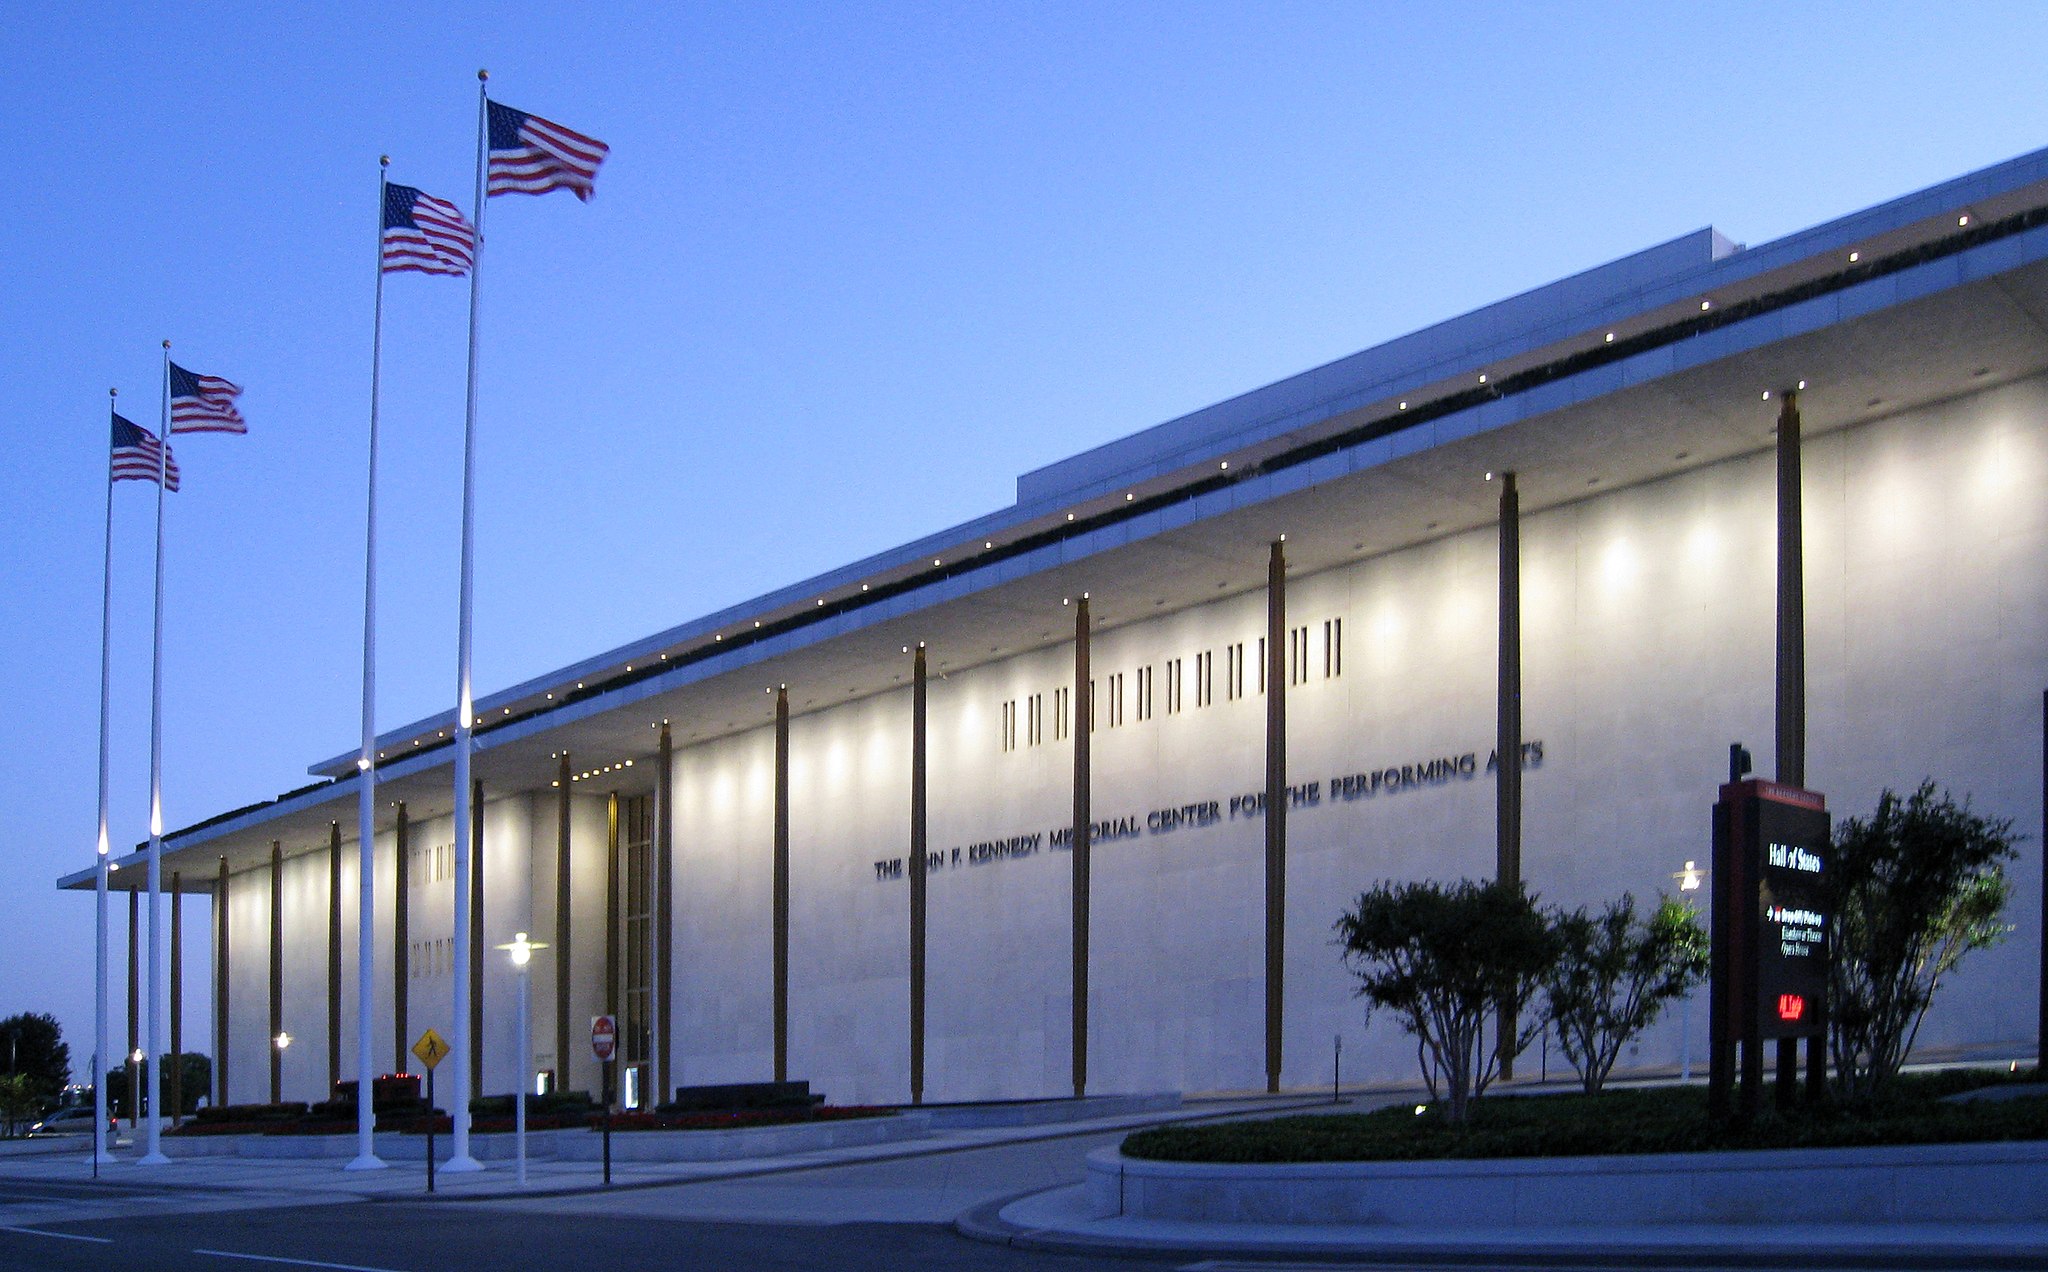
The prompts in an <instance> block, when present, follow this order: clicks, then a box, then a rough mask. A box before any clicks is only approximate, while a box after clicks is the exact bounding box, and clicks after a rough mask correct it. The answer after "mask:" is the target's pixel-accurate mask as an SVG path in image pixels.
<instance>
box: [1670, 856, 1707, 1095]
mask: <svg viewBox="0 0 2048 1272" xmlns="http://www.w3.org/2000/svg"><path fill="white" fill-rule="evenodd" d="M1671 877H1672V878H1673V879H1674V880H1676V881H1677V883H1678V893H1679V895H1680V896H1681V897H1684V898H1685V899H1686V900H1688V901H1690V900H1691V898H1690V897H1689V896H1686V894H1688V893H1692V892H1698V891H1699V890H1700V889H1701V888H1702V887H1704V886H1706V882H1707V872H1706V871H1704V870H1702V869H1700V867H1699V863H1698V862H1695V861H1690V860H1688V861H1687V862H1686V863H1685V869H1683V870H1677V871H1673V872H1672V875H1671ZM1678 1079H1679V1081H1681V1082H1690V1081H1692V991H1691V990H1687V991H1686V992H1685V1002H1683V1003H1682V1004H1680V1005H1679V1009H1678Z"/></svg>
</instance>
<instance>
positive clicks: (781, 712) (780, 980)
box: [773, 685, 789, 1082]
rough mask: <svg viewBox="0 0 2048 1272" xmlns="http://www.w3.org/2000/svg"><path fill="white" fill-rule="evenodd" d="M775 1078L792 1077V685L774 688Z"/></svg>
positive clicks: (778, 1080) (786, 1079)
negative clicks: (790, 711)
mask: <svg viewBox="0 0 2048 1272" xmlns="http://www.w3.org/2000/svg"><path fill="white" fill-rule="evenodd" d="M773 905H774V908H775V913H774V918H773V923H774V927H775V1080H776V1081H777V1082H787V1081H789V686H787V685H783V686H780V687H778V688H777V689H776V690H775V880H774V898H773Z"/></svg>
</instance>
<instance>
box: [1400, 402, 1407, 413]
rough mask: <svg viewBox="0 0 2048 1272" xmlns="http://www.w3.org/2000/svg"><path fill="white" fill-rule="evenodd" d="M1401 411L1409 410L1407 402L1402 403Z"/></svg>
mask: <svg viewBox="0 0 2048 1272" xmlns="http://www.w3.org/2000/svg"><path fill="white" fill-rule="evenodd" d="M1401 409H1402V410H1404V411H1405V410H1407V409H1408V404H1407V403H1406V402H1403V403H1401Z"/></svg>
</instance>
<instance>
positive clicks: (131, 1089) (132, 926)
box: [121, 888, 142, 1128]
mask: <svg viewBox="0 0 2048 1272" xmlns="http://www.w3.org/2000/svg"><path fill="white" fill-rule="evenodd" d="M140 905H141V900H140V894H139V893H137V892H136V891H135V889H133V888H130V889H128V1050H126V1051H125V1052H123V1053H121V1063H122V1064H124V1065H126V1066H127V1067H128V1125H129V1126H130V1127H131V1128H132V1127H134V1126H135V1125H137V1123H138V1122H139V1121H140V1118H141V1110H142V1071H141V1070H140V1069H139V1068H138V1067H137V1066H136V1063H135V1052H136V1050H137V1049H138V1048H140V1047H141V1046H142V1033H141V1029H140V1025H139V1012H140V1002H141V999H140V993H141V991H140V989H139V988H138V984H139V981H140V976H139V969H138V967H137V966H136V960H137V957H138V953H137V951H138V949H139V943H140V941H141V931H140V928H139V927H138V923H139V921H140V919H141V909H140Z"/></svg>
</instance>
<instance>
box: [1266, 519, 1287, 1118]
mask: <svg viewBox="0 0 2048 1272" xmlns="http://www.w3.org/2000/svg"><path fill="white" fill-rule="evenodd" d="M1286 642H1287V550H1286V548H1285V546H1284V544H1283V542H1282V541H1280V540H1275V541H1274V543H1273V548H1272V551H1271V553H1270V554H1269V555H1268V557H1267V560H1266V1090H1268V1091H1278V1090H1279V1089H1280V1021H1281V995H1282V991H1283V986H1284V984H1285V980H1286V958H1287V947H1286V937H1287V652H1286Z"/></svg>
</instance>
